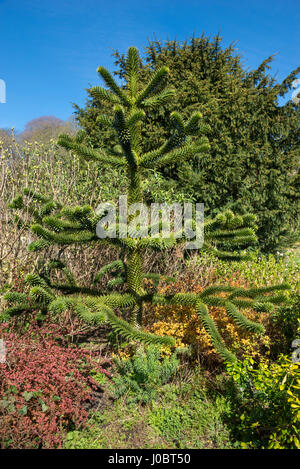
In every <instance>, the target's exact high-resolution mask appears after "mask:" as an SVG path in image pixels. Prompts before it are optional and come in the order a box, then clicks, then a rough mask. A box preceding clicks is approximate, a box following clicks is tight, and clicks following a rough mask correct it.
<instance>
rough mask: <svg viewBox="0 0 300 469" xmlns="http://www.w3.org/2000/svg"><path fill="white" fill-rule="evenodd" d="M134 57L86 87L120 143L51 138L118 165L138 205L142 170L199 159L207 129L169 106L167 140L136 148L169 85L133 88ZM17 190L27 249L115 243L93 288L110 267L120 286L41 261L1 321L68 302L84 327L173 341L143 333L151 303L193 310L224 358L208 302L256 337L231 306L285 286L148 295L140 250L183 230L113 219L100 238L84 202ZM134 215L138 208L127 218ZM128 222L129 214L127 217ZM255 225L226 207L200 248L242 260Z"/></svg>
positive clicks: (263, 301) (170, 240) (273, 300)
mask: <svg viewBox="0 0 300 469" xmlns="http://www.w3.org/2000/svg"><path fill="white" fill-rule="evenodd" d="M139 63H140V58H139V55H138V51H137V49H135V48H134V47H131V48H130V49H129V51H128V54H127V58H126V79H127V88H126V89H122V88H120V87H119V86H118V85H117V84H116V82H115V81H114V79H113V77H112V75H111V74H110V73H109V72H108V71H107V70H106V69H105V68H103V67H99V69H98V72H99V74H100V75H101V77H102V78H103V79H104V82H105V84H106V85H107V87H108V88H109V89H104V88H100V87H94V88H93V89H92V91H91V92H92V93H93V95H94V96H96V97H97V98H98V99H101V100H105V101H106V102H108V103H110V104H111V105H113V106H114V118H113V119H111V118H110V117H108V116H105V115H103V116H100V117H99V122H100V123H101V125H106V126H108V127H111V128H113V129H114V131H115V132H116V135H117V137H118V140H119V145H118V146H114V147H113V148H112V150H111V151H110V152H108V151H104V150H102V149H94V148H90V147H88V146H86V145H85V144H84V143H83V138H84V134H83V133H82V132H79V133H78V135H77V136H76V137H75V138H71V137H70V136H68V135H61V136H60V138H59V144H60V145H62V146H63V147H64V148H66V149H68V150H71V151H73V152H75V153H76V154H77V155H79V156H80V157H82V158H83V159H86V160H94V161H96V162H98V163H99V165H103V166H104V165H107V164H110V165H113V166H115V167H123V168H126V170H127V176H128V191H127V196H128V202H127V203H128V208H130V207H132V206H133V204H136V203H141V202H142V201H143V187H142V181H143V174H144V172H145V171H146V170H147V169H148V168H162V167H165V166H167V165H168V164H171V163H174V162H177V163H178V164H180V163H181V162H184V161H186V160H187V159H189V158H191V157H193V156H194V155H195V154H196V155H198V156H199V158H205V152H207V151H208V149H209V143H208V140H207V138H206V137H205V136H204V135H203V134H204V133H205V132H206V127H205V126H203V125H201V114H200V113H199V112H194V113H193V114H192V115H191V117H190V118H189V119H188V120H186V121H184V120H183V118H182V117H181V115H180V114H179V113H178V112H173V113H172V114H171V117H170V119H171V124H172V128H173V131H172V132H171V135H170V137H169V138H168V139H167V140H166V141H165V142H164V143H163V144H162V145H161V146H159V147H158V148H155V149H153V150H151V151H148V152H143V151H142V145H141V126H142V121H143V119H144V117H145V114H146V112H147V110H148V109H149V108H150V109H151V108H154V107H159V106H160V105H162V104H163V103H165V102H166V101H168V100H171V99H172V97H173V96H174V90H173V89H171V88H168V87H167V77H168V73H169V70H168V68H167V67H162V68H160V69H159V70H158V71H156V72H155V73H154V74H153V76H152V77H151V79H150V81H149V83H148V84H147V86H146V87H144V88H142V89H141V88H140V86H139V81H138V70H139ZM208 190H209V188H208ZM25 196H28V197H29V199H30V203H29V204H25V203H24V197H23V196H21V195H20V196H19V197H18V198H17V199H15V201H14V202H13V204H12V206H13V208H14V209H17V210H22V209H24V208H26V210H28V211H29V212H30V213H31V215H32V217H33V219H34V224H32V225H31V226H30V229H31V232H32V233H34V234H35V235H36V236H37V237H38V239H37V240H36V241H33V242H32V243H31V244H30V245H29V249H30V250H32V251H37V250H40V249H43V248H46V247H48V246H51V245H52V244H57V245H62V246H65V245H69V244H85V243H87V244H88V243H106V244H108V245H111V246H114V247H118V248H120V250H121V252H122V256H121V257H120V259H118V260H116V261H114V262H113V263H111V264H109V265H107V266H104V267H103V268H102V269H101V271H100V272H99V273H98V275H97V276H96V278H95V281H94V284H96V283H97V281H98V280H99V278H100V277H101V275H103V273H104V272H108V271H109V270H110V269H113V270H116V269H117V270H118V271H119V273H120V275H119V276H118V277H117V279H116V281H115V284H117V283H122V282H124V289H125V292H124V293H111V294H102V295H101V294H100V292H99V290H97V289H96V288H95V285H92V286H91V287H89V288H87V287H82V286H80V285H77V283H76V281H75V279H74V277H73V275H72V273H71V271H70V270H69V269H68V268H67V267H66V266H65V265H64V264H63V263H62V262H61V261H60V260H52V261H50V262H48V263H47V264H45V266H44V268H43V270H42V271H40V272H39V274H36V273H33V274H30V275H28V276H27V279H26V281H27V283H28V285H30V291H29V298H28V295H27V294H25V293H17V292H9V293H7V294H6V295H5V299H6V301H7V302H8V303H9V307H8V308H7V309H6V311H5V312H4V313H3V315H2V319H7V318H9V317H11V316H13V315H15V314H19V313H22V312H24V311H29V310H40V311H41V312H42V313H46V312H47V311H53V312H58V313H59V312H62V311H64V310H65V309H68V308H72V309H73V310H74V312H75V313H76V314H78V315H79V316H80V317H81V318H82V319H83V320H85V321H88V322H90V323H95V324H97V323H103V322H105V321H107V322H108V323H109V324H110V325H111V326H112V328H113V329H114V330H115V331H116V332H118V333H119V334H120V335H122V336H124V337H126V338H131V339H133V340H137V341H143V342H146V343H154V344H155V343H156V344H166V345H170V346H172V345H174V340H173V338H172V337H168V336H164V337H161V336H157V335H154V334H149V333H147V332H145V331H143V330H142V328H141V323H142V319H143V312H144V311H143V306H144V304H145V303H147V302H151V303H155V304H158V305H160V304H161V305H165V304H174V305H186V306H194V307H195V309H196V311H197V313H198V315H199V316H200V318H201V320H202V322H203V324H204V327H205V329H206V330H207V332H208V333H209V335H210V337H211V340H212V342H213V344H214V346H215V348H216V350H217V352H218V353H219V354H220V355H221V356H222V357H223V359H224V360H227V361H232V360H234V359H235V357H234V355H233V354H232V353H231V352H230V351H229V350H227V348H226V347H225V345H224V342H223V340H222V337H221V334H220V332H219V331H218V329H217V326H216V324H215V323H214V321H213V319H212V318H211V317H210V315H209V306H221V307H224V310H225V311H226V313H227V314H228V315H229V316H230V317H231V318H232V319H233V321H234V322H235V323H236V324H237V325H238V326H240V327H244V328H246V329H248V330H249V331H251V332H253V333H262V332H263V330H264V328H263V326H262V325H261V324H258V323H255V322H253V321H250V320H249V319H247V317H246V316H245V315H244V314H243V313H242V312H241V311H240V310H241V309H243V308H247V307H253V308H254V309H256V310H258V311H269V310H270V309H272V308H273V305H276V304H279V303H281V302H282V301H284V295H283V294H282V293H281V294H277V293H276V292H277V291H280V290H285V289H287V288H289V287H288V286H287V285H276V286H272V287H263V288H251V289H241V288H236V287H231V286H222V285H217V286H210V287H208V288H206V289H205V290H204V291H203V292H202V293H201V294H192V293H177V294H173V295H162V294H158V293H157V292H154V293H153V292H149V291H147V290H146V289H145V287H144V283H143V279H144V278H145V277H148V278H149V277H150V278H151V277H152V278H154V279H155V280H157V278H158V275H157V274H151V273H144V272H143V253H144V252H145V250H146V249H158V250H164V249H168V248H171V247H173V246H175V245H176V244H178V243H182V242H185V241H186V239H187V236H186V233H185V232H184V230H182V233H181V235H182V236H181V237H179V236H178V233H177V232H175V231H174V230H173V231H172V232H171V233H170V234H169V236H168V237H165V235H164V233H163V231H162V232H160V233H159V236H156V237H152V236H151V235H150V233H152V231H151V230H152V227H153V225H152V226H151V224H149V225H148V226H147V236H136V234H135V235H134V236H131V235H130V233H129V234H127V235H126V236H122V235H121V232H122V229H123V226H122V222H121V220H119V219H118V220H117V222H116V226H115V228H116V230H117V233H118V235H117V236H116V237H109V236H108V237H105V238H99V237H98V236H97V233H96V228H97V225H98V223H99V222H100V221H101V217H102V214H99V213H98V212H97V211H94V210H93V209H92V208H91V207H89V206H83V207H73V208H72V207H62V206H61V205H60V204H59V203H57V202H54V201H52V200H49V199H47V198H45V197H43V196H41V195H39V194H36V193H33V192H31V191H29V190H28V189H25ZM138 215H139V214H138V213H137V214H136V216H138ZM132 218H134V215H131V219H132ZM16 222H17V223H18V224H20V225H22V224H24V223H25V222H23V221H22V219H21V218H20V217H19V215H17V218H16ZM158 225H159V226H160V227H162V223H160V222H158ZM28 228H29V226H28ZM254 229H255V216H254V215H251V214H245V215H243V216H236V215H234V214H233V213H232V212H231V211H226V212H225V213H224V214H219V215H217V216H216V217H215V218H213V219H210V220H207V221H206V222H205V223H204V239H205V241H204V244H203V249H204V250H206V251H209V252H212V253H214V254H215V255H217V256H219V257H221V258H224V259H242V258H243V257H245V256H246V254H245V252H243V251H242V249H244V248H245V247H246V246H247V245H249V244H251V243H254V242H255V241H256V236H255V232H254ZM108 231H109V230H108ZM129 231H130V230H129ZM53 269H60V270H61V271H62V273H63V274H64V275H65V278H66V281H65V283H61V282H58V283H53V281H52V279H51V271H52V270H53ZM28 300H29V301H28ZM124 309H126V310H128V309H130V317H129V320H128V321H126V320H125V319H124V318H123V317H120V316H119V315H118V313H116V311H120V310H121V311H122V310H124Z"/></svg>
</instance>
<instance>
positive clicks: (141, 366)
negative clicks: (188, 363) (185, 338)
mask: <svg viewBox="0 0 300 469" xmlns="http://www.w3.org/2000/svg"><path fill="white" fill-rule="evenodd" d="M115 364H116V370H117V372H118V375H117V376H115V377H114V378H113V386H112V387H111V389H112V393H113V395H114V396H115V397H117V398H119V397H121V396H123V395H124V394H127V400H128V402H140V403H142V404H145V403H147V402H149V401H152V400H154V399H156V398H157V396H158V393H159V392H160V390H161V387H162V386H163V385H164V384H166V383H167V382H168V381H169V380H170V379H171V378H172V377H173V376H174V375H175V373H176V371H177V368H178V365H179V361H178V359H177V358H176V354H173V355H172V356H171V357H164V358H163V359H161V353H160V349H159V348H158V347H156V346H154V345H151V346H149V347H145V348H144V347H143V346H141V347H140V348H139V349H138V350H137V352H136V354H135V355H134V356H133V357H132V358H116V360H115Z"/></svg>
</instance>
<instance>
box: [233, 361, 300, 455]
mask: <svg viewBox="0 0 300 469" xmlns="http://www.w3.org/2000/svg"><path fill="white" fill-rule="evenodd" d="M227 372H228V374H229V376H230V377H231V379H232V381H233V382H234V383H235V390H236V392H237V393H236V395H234V393H232V395H231V396H232V402H233V406H232V415H231V421H232V425H235V428H234V432H235V437H236V438H238V439H239V440H240V441H242V442H243V446H244V447H246V448H262V449H266V448H268V449H300V399H299V389H300V363H293V362H292V361H291V359H290V358H289V357H288V356H284V355H281V357H280V358H279V360H278V361H277V362H271V361H269V360H266V359H264V360H262V361H261V362H260V363H259V365H258V366H257V365H255V362H254V360H253V359H252V358H251V357H247V358H246V359H244V360H243V361H237V362H236V363H234V364H228V365H227Z"/></svg>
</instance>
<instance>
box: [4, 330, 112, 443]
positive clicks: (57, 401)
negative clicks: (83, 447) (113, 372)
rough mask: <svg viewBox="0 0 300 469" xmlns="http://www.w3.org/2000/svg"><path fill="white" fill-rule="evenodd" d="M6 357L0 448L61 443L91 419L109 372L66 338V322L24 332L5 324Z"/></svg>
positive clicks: (89, 354) (92, 356) (94, 358)
mask: <svg viewBox="0 0 300 469" xmlns="http://www.w3.org/2000/svg"><path fill="white" fill-rule="evenodd" d="M0 338H2V339H3V340H4V343H5V347H6V352H7V354H6V362H5V363H2V364H1V363H0V448H2V449H4V448H15V449H17V448H18V449H26V448H61V447H62V441H63V437H64V434H65V432H66V431H67V430H69V429H73V428H75V427H79V426H81V425H82V424H84V422H85V421H86V418H87V412H86V411H85V410H84V408H83V405H82V404H83V403H84V402H85V401H86V400H91V393H92V391H93V390H95V389H96V387H97V384H96V382H95V381H94V380H93V379H92V378H91V376H90V373H91V371H92V370H97V372H100V373H101V372H102V373H104V374H106V375H109V373H108V372H107V371H106V370H104V369H103V368H102V367H101V366H100V364H99V360H97V359H96V357H95V356H94V355H91V353H90V352H88V351H86V350H83V349H80V348H79V347H78V346H76V345H72V344H68V343H66V342H65V341H64V337H63V331H62V330H61V328H60V326H58V325H55V324H46V325H43V326H41V327H38V326H37V325H31V326H30V327H29V329H28V330H27V331H26V332H25V333H23V334H20V333H18V332H16V331H14V330H13V329H8V328H7V325H6V324H1V325H0Z"/></svg>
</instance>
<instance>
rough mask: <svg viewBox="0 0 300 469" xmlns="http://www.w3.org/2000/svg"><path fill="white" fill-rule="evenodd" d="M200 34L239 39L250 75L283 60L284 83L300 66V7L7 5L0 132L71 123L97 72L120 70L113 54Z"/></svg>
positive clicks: (2, 6)
mask: <svg viewBox="0 0 300 469" xmlns="http://www.w3.org/2000/svg"><path fill="white" fill-rule="evenodd" d="M193 31H195V34H196V35H200V34H201V33H202V31H204V32H205V34H206V35H209V36H214V35H215V34H216V33H217V32H218V31H220V33H221V35H222V36H223V38H224V45H228V44H229V43H230V42H233V41H236V40H238V41H239V42H238V45H237V47H238V52H239V53H241V54H243V56H244V60H245V65H246V66H247V67H250V68H255V67H257V66H258V65H259V64H260V63H261V62H262V61H263V60H264V59H265V58H266V57H267V56H269V55H272V54H274V53H278V55H277V56H276V58H275V61H274V63H273V68H272V71H273V72H274V73H276V74H277V77H278V80H280V79H283V78H284V77H285V76H286V75H287V74H288V73H289V72H290V71H291V70H292V69H294V68H296V67H297V66H298V65H299V63H300V53H299V50H300V49H299V45H300V0H272V1H270V0H246V1H243V0H180V1H179V0H174V1H171V0H150V1H149V0H126V1H124V0H122V1H121V0H112V1H110V2H109V1H107V0H106V1H104V0H59V1H58V0H51V1H46V0H28V1H25V0H24V1H22V0H19V1H18V0H14V1H12V0H0V38H1V61H0V79H3V80H5V82H6V86H7V102H6V104H1V103H0V128H1V127H11V126H14V127H15V128H16V129H19V130H22V128H23V126H24V125H25V123H26V122H27V121H29V120H31V119H34V118H37V117H40V116H43V115H55V116H56V117H59V118H61V119H67V118H68V117H69V116H70V115H71V114H72V112H73V109H72V104H71V103H72V102H76V103H78V104H83V103H84V101H85V97H86V92H85V88H86V87H87V86H88V85H89V84H92V85H94V84H99V83H100V81H99V79H98V77H97V74H96V68H97V66H99V65H104V66H106V67H108V68H110V69H111V68H112V67H113V58H112V57H111V52H112V49H118V50H119V51H120V52H125V51H126V50H127V48H128V47H130V46H131V45H135V46H136V47H138V48H139V49H140V50H141V49H142V48H143V47H145V46H146V44H147V38H148V37H150V38H151V39H153V33H155V34H156V36H157V37H158V38H160V39H162V40H165V39H166V38H167V35H169V37H170V39H173V38H174V37H175V35H176V36H177V39H178V40H184V39H185V38H187V37H190V36H192V34H193Z"/></svg>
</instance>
